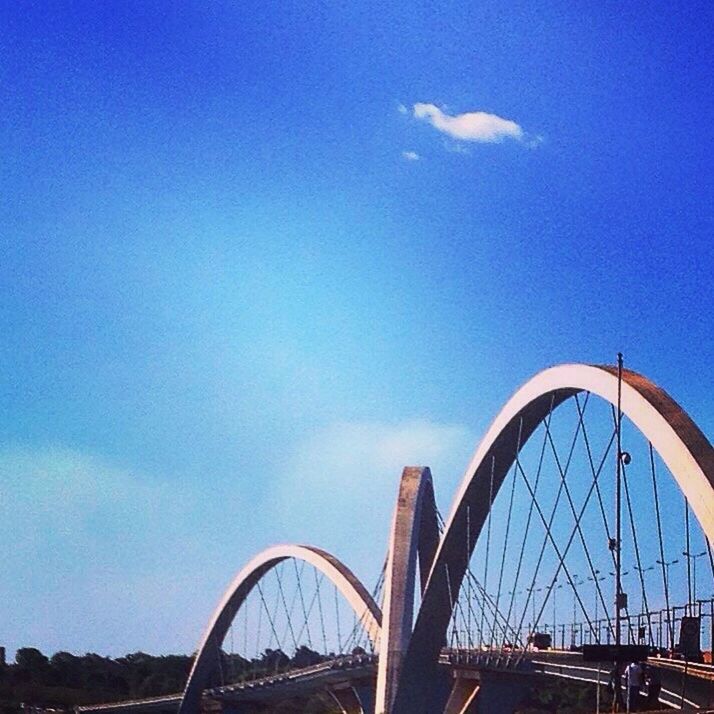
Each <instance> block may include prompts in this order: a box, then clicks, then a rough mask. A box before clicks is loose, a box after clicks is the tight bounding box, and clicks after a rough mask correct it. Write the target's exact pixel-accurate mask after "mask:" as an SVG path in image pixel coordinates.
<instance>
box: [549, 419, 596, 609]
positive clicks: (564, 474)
mask: <svg viewBox="0 0 714 714" xmlns="http://www.w3.org/2000/svg"><path fill="white" fill-rule="evenodd" d="M581 426H582V422H581V421H580V419H578V426H577V428H576V432H575V438H576V439H577V437H578V434H579V432H580V428H581ZM546 431H547V434H548V441H549V442H550V447H551V449H552V451H553V457H554V459H555V463H556V466H557V468H558V472H559V474H560V478H561V479H562V483H563V488H564V490H565V497H566V499H567V501H568V505H569V506H570V512H571V515H572V516H573V518H574V519H575V527H576V529H577V533H578V536H579V538H580V543H581V545H582V546H583V551H584V553H585V558H586V560H587V562H588V567H589V568H590V574H591V576H592V578H593V581H594V583H595V591H596V593H597V597H599V598H600V604H601V605H602V607H603V610H604V611H605V612H607V604H606V603H605V598H604V597H603V594H602V589H601V588H600V584H599V582H598V580H597V571H596V569H595V566H594V565H593V561H592V557H591V556H590V551H589V550H588V546H587V542H586V540H585V535H584V534H583V531H582V528H581V527H580V519H578V518H577V516H576V511H575V504H574V503H573V498H572V496H571V494H570V489H569V488H568V484H567V482H566V477H567V471H568V468H569V466H570V462H568V463H567V464H566V467H565V470H563V468H562V466H561V464H560V459H559V458H558V453H557V450H556V448H555V442H554V441H553V436H552V434H551V432H550V429H546Z"/></svg>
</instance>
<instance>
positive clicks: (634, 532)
mask: <svg viewBox="0 0 714 714" xmlns="http://www.w3.org/2000/svg"><path fill="white" fill-rule="evenodd" d="M622 483H623V485H624V487H625V503H626V504H627V513H628V516H629V519H630V530H631V532H632V542H633V545H634V548H635V559H636V560H637V567H636V568H635V569H636V570H637V573H638V575H639V579H640V593H641V595H642V603H643V605H644V608H645V612H646V613H647V629H648V633H649V642H650V644H651V645H652V644H654V638H653V635H652V621H651V618H650V615H649V613H650V606H649V603H648V601H647V590H646V589H645V572H644V570H643V569H642V558H641V557H640V548H639V543H638V541H637V529H636V528H635V518H634V516H633V512H632V499H631V498H630V487H629V484H628V482H627V468H626V464H625V463H624V462H623V464H622ZM629 622H630V618H629V612H628V623H629ZM638 625H639V619H638ZM630 629H631V628H630ZM637 639H638V640H639V632H638V636H637Z"/></svg>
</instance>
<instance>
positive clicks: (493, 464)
mask: <svg viewBox="0 0 714 714" xmlns="http://www.w3.org/2000/svg"><path fill="white" fill-rule="evenodd" d="M495 469H496V457H495V456H493V455H492V456H491V474H490V478H489V487H488V526H487V529H486V557H485V563H484V572H483V585H484V587H485V588H488V556H489V552H490V549H491V522H492V521H493V511H492V509H493V473H494V471H495ZM484 616H485V609H482V610H481V631H483V625H484Z"/></svg>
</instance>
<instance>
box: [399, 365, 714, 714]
mask: <svg viewBox="0 0 714 714" xmlns="http://www.w3.org/2000/svg"><path fill="white" fill-rule="evenodd" d="M583 391H588V392H592V393H594V394H596V395H598V396H599V397H601V398H602V399H604V400H606V401H608V402H610V403H611V404H614V405H615V404H617V391H618V379H617V371H616V369H613V368H612V367H608V366H597V365H585V364H565V365H560V366H556V367H551V368H549V369H546V370H544V371H542V372H540V373H538V374H537V375H535V376H534V377H533V378H532V379H531V380H529V381H528V382H526V383H525V384H524V385H523V386H522V387H521V388H520V389H518V390H517V391H516V392H515V394H514V395H513V396H512V397H511V398H510V399H509V401H508V402H507V403H506V405H505V406H504V407H503V409H502V410H501V411H500V412H499V414H498V415H497V416H496V418H495V420H494V421H493V423H492V425H491V426H490V428H489V429H488V431H487V432H486V435H485V436H484V438H483V439H482V441H481V442H480V444H479V445H478V447H477V449H476V452H475V453H474V456H473V458H472V459H471V461H470V463H469V466H468V467H467V469H466V472H465V474H464V477H463V480H462V483H461V486H460V488H459V490H458V492H457V495H456V498H455V499H454V505H453V507H452V509H451V513H450V515H449V518H448V521H447V524H446V529H445V531H444V534H443V536H442V539H441V541H440V543H439V547H438V549H437V552H436V556H435V558H434V562H433V565H432V568H431V572H430V574H429V580H428V583H427V586H426V590H425V592H424V596H423V598H422V603H421V608H420V611H419V614H418V616H417V619H416V623H415V626H414V630H413V632H412V637H411V640H410V643H409V647H408V649H407V652H406V655H405V657H404V659H403V662H402V672H401V677H400V681H399V685H398V688H397V692H396V696H395V700H394V707H393V714H407V713H408V714H417V712H423V711H424V708H423V702H424V701H425V696H424V695H425V688H426V687H428V686H429V682H430V681H432V680H433V677H432V676H431V675H432V674H433V672H434V671H435V667H436V662H437V658H438V655H439V650H440V648H441V643H442V642H443V638H444V635H445V632H446V628H447V626H448V622H449V619H450V617H451V610H452V603H451V602H450V598H449V594H448V593H449V589H451V592H455V593H458V592H459V590H460V587H461V583H462V580H463V578H464V575H465V572H466V569H467V567H468V563H469V559H470V557H471V553H472V552H473V548H474V547H475V544H476V541H477V539H478V536H479V533H480V531H481V528H482V526H483V524H484V522H485V520H486V517H487V515H488V511H489V485H490V480H491V477H492V475H493V488H494V497H495V494H496V493H497V492H498V489H499V488H500V486H501V483H502V482H503V479H504V477H505V475H506V474H507V473H508V470H509V469H510V468H511V466H512V465H513V462H514V461H515V456H516V454H515V452H514V449H513V444H514V443H516V438H515V437H516V435H517V434H518V433H519V430H520V445H521V448H522V446H523V445H524V444H525V443H526V441H527V440H528V438H529V437H530V436H531V434H532V433H533V432H534V431H535V429H536V428H537V427H538V426H539V424H540V423H541V422H542V421H543V420H544V419H545V418H546V416H547V414H548V413H549V412H550V411H551V410H552V409H555V408H556V407H557V406H559V405H560V404H562V403H563V402H565V401H566V400H567V399H568V398H569V397H572V396H574V395H575V394H578V393H580V392H583ZM622 410H623V412H624V414H625V415H627V417H629V419H630V420H631V421H632V422H633V423H634V424H635V426H637V428H638V429H639V430H640V432H642V434H643V435H644V436H645V437H646V438H647V439H648V440H649V441H650V442H651V443H652V446H653V447H654V449H655V450H656V451H657V452H658V453H659V455H660V456H661V457H662V459H663V460H664V462H665V464H666V465H667V467H668V468H669V470H670V471H671V472H672V474H673V476H674V477H675V479H676V480H677V483H678V484H679V487H680V489H681V490H682V492H683V493H684V495H685V496H686V498H687V501H688V502H689V504H690V506H691V508H692V510H693V511H694V514H695V515H696V517H697V519H698V520H699V522H700V524H701V526H702V529H703V530H704V533H705V534H706V536H707V538H708V539H709V542H710V543H712V544H714V450H712V446H711V444H710V443H709V441H708V440H707V438H706V437H705V436H704V434H703V433H702V432H701V430H700V429H699V428H698V427H697V425H696V424H695V423H694V422H693V421H692V420H691V418H690V417H689V416H688V415H687V414H686V412H685V411H684V410H683V409H682V408H681V407H680V406H679V405H678V404H677V403H676V402H675V401H674V400H673V399H672V398H671V397H670V396H669V395H668V394H667V393H666V392H665V391H664V390H663V389H661V388H659V387H658V386H657V385H655V384H654V383H653V382H651V381H650V380H649V379H647V378H646V377H644V376H642V375H640V374H637V373H636V372H632V371H630V370H624V372H623V384H622ZM467 511H468V513H469V517H468V518H467V517H466V514H467ZM467 523H468V529H469V531H470V533H469V538H468V540H467V538H466V530H467ZM464 543H469V544H470V552H469V553H466V549H465V548H464ZM447 568H448V579H449V582H448V584H447V576H446V575H445V572H447ZM454 600H455V597H454Z"/></svg>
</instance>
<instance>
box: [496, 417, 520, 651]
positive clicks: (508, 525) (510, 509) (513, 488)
mask: <svg viewBox="0 0 714 714" xmlns="http://www.w3.org/2000/svg"><path fill="white" fill-rule="evenodd" d="M522 432H523V419H521V420H520V421H519V423H518V436H517V437H516V454H518V453H519V452H520V450H521V436H522ZM512 476H513V478H512V479H511V492H510V494H509V498H508V515H507V516H506V533H505V535H504V538H503V548H502V550H501V568H500V573H499V575H498V587H497V588H496V610H495V611H494V615H493V626H492V627H491V632H492V633H495V631H496V611H497V609H498V605H499V603H500V601H501V585H502V584H503V571H504V570H505V564H506V551H507V550H508V535H509V532H510V529H511V515H512V513H513V497H514V495H515V491H516V474H515V471H514V472H513V474H512ZM491 639H492V640H493V638H491ZM504 639H505V633H504ZM492 646H493V641H491V642H490V643H489V647H492ZM501 649H503V642H502V643H501Z"/></svg>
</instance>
